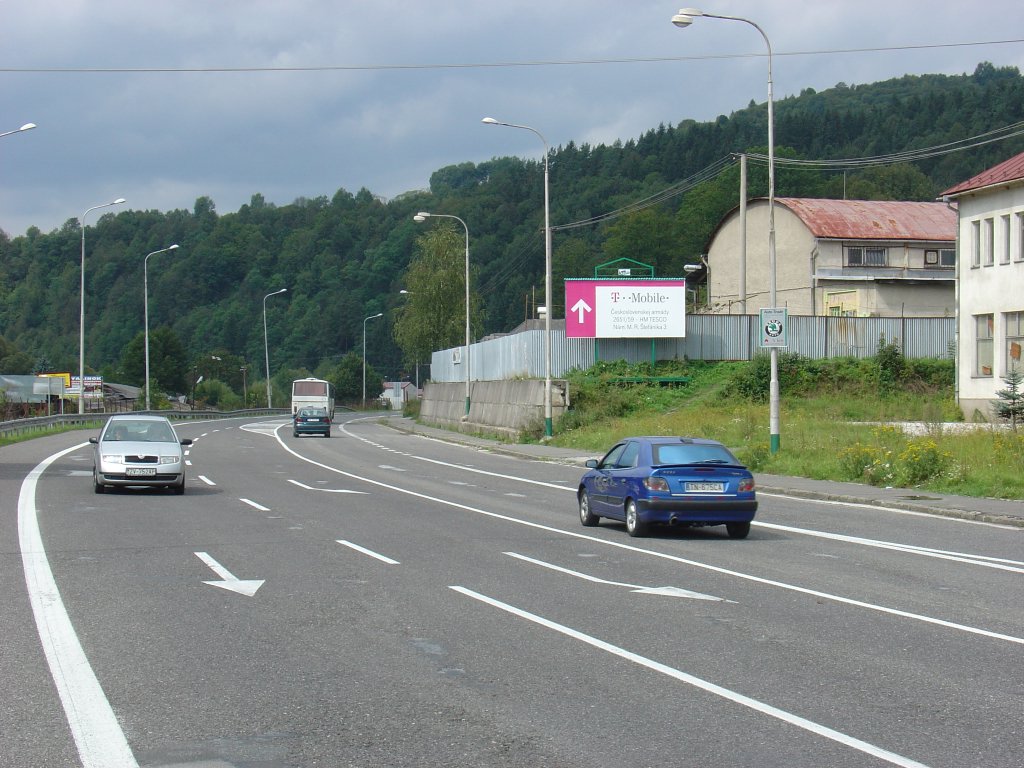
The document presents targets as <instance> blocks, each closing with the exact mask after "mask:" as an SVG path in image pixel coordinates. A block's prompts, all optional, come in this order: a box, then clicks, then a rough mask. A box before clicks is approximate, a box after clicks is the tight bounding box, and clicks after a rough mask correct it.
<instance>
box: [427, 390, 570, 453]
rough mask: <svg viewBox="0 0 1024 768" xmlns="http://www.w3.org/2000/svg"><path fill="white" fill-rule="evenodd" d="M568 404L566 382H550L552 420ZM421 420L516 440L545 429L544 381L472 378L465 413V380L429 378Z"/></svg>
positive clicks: (464, 430)
mask: <svg viewBox="0 0 1024 768" xmlns="http://www.w3.org/2000/svg"><path fill="white" fill-rule="evenodd" d="M568 406H569V384H568V382H566V381H561V380H558V381H552V382H551V411H552V415H553V417H554V418H555V419H557V418H558V417H559V416H561V415H562V414H563V413H564V412H565V409H566V408H567V407H568ZM420 420H421V421H423V422H425V423H428V424H434V425H437V426H443V427H447V428H449V429H456V430H458V431H460V432H492V433H497V434H502V435H506V436H508V437H510V438H513V439H517V438H518V437H519V436H520V435H522V434H523V433H524V432H528V431H530V430H538V431H540V430H543V428H544V382H543V381H539V380H536V379H509V380H503V381H474V382H472V384H471V389H470V406H469V415H468V416H467V415H466V383H465V382H464V381H463V382H436V381H429V382H427V383H426V385H425V386H424V389H423V397H422V399H421V400H420Z"/></svg>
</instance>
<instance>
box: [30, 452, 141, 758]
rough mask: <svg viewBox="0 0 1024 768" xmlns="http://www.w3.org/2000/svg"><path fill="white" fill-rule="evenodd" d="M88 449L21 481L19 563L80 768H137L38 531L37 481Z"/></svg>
mask: <svg viewBox="0 0 1024 768" xmlns="http://www.w3.org/2000/svg"><path fill="white" fill-rule="evenodd" d="M87 447H88V443H81V444H79V445H74V446H72V447H70V448H68V449H66V450H63V451H60V452H59V453H55V454H53V455H52V456H48V457H47V458H45V459H44V460H43V461H41V462H40V463H39V464H38V465H36V466H35V468H33V469H32V471H31V472H29V474H28V476H27V477H26V478H25V480H24V482H22V484H21V492H20V494H19V495H18V541H19V546H20V548H21V560H22V565H23V567H24V570H25V585H26V587H27V589H28V596H29V602H30V603H31V605H32V613H33V615H34V616H35V620H36V629H37V631H38V633H39V640H40V643H41V644H42V646H43V652H44V653H45V655H46V663H47V665H48V666H49V668H50V676H51V677H52V678H53V682H54V685H55V686H56V688H57V693H58V695H59V696H60V702H61V705H62V706H63V707H64V715H65V716H66V717H67V720H68V726H69V728H70V730H71V735H72V738H74V740H75V746H76V747H77V748H78V756H79V758H80V759H81V761H82V768H138V765H139V764H138V763H137V762H136V761H135V756H134V755H133V754H132V751H131V748H130V747H129V746H128V740H127V739H126V738H125V735H124V731H122V730H121V726H120V724H119V723H118V722H117V717H115V716H114V710H113V708H112V707H111V706H110V702H109V701H108V700H107V697H106V694H104V692H103V687H102V686H101V685H100V681H99V680H98V679H97V678H96V673H95V672H93V669H92V667H91V666H90V665H89V659H88V658H87V657H86V655H85V651H84V650H83V649H82V644H81V642H80V641H79V639H78V635H77V634H75V628H74V627H73V626H72V624H71V618H70V617H69V616H68V612H67V609H66V608H65V607H64V601H63V600H62V599H61V596H60V590H58V589H57V582H56V581H55V579H54V577H53V570H52V569H51V568H50V562H49V560H48V558H47V557H46V550H45V548H44V546H43V538H42V535H41V533H40V531H39V519H38V513H37V510H36V486H37V485H38V482H39V478H40V477H42V474H43V472H44V471H45V470H46V468H47V467H49V466H50V465H51V464H52V463H53V462H54V461H56V460H57V459H59V458H61V457H62V456H65V455H67V454H68V453H71V452H72V451H77V450H79V449H81V448H87Z"/></svg>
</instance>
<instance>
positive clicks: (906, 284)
mask: <svg viewBox="0 0 1024 768" xmlns="http://www.w3.org/2000/svg"><path fill="white" fill-rule="evenodd" d="M775 203H776V206H775V243H776V246H775V254H776V258H775V261H776V275H775V280H776V302H775V303H776V305H777V306H778V307H779V308H786V309H788V310H789V314H791V315H845V316H853V317H952V316H953V314H954V313H955V310H956V303H955V295H956V288H955V284H956V247H955V242H956V213H955V211H953V210H952V209H951V208H950V207H949V206H947V205H946V204H945V203H918V202H886V201H869V200H819V199H813V198H792V197H790V198H787V197H779V198H776V199H775ZM743 229H744V222H743V221H742V219H741V215H740V211H739V209H735V210H733V211H732V212H730V213H729V214H728V215H727V216H726V217H725V218H724V219H723V220H722V221H721V223H720V224H719V225H718V228H717V229H716V230H715V232H714V233H713V234H712V238H711V244H710V246H709V248H708V256H707V278H708V282H707V284H708V301H707V304H708V307H709V311H711V312H713V313H717V314H756V313H757V312H758V310H760V309H762V308H766V307H770V306H771V305H770V303H769V300H768V299H769V268H768V264H769V261H768V238H767V232H768V201H767V199H764V198H758V199H755V200H751V201H750V203H749V204H748V206H747V210H746V238H745V239H746V248H745V251H744V249H743V248H742V239H743V238H742V232H743ZM744 276H745V279H741V278H742V277H744Z"/></svg>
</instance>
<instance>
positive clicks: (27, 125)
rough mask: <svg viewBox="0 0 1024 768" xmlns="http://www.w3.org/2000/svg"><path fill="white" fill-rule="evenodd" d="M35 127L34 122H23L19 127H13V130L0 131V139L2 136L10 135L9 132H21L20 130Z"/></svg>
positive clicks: (28, 129)
mask: <svg viewBox="0 0 1024 768" xmlns="http://www.w3.org/2000/svg"><path fill="white" fill-rule="evenodd" d="M35 127H36V124H35V123H25V124H24V125H23V126H21V128H15V129H14V130H13V131H4V132H3V133H0V139H2V138H3V137H4V136H10V135H11V134H14V133H21V132H22V131H31V130H32V129H33V128H35Z"/></svg>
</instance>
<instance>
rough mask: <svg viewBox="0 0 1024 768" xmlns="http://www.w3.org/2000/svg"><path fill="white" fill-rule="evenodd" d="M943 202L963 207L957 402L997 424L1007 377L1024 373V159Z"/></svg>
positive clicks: (967, 412) (953, 191)
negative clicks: (995, 411)
mask: <svg viewBox="0 0 1024 768" xmlns="http://www.w3.org/2000/svg"><path fill="white" fill-rule="evenodd" d="M943 197H945V198H947V199H949V200H955V201H956V202H957V208H958V209H959V249H960V259H959V269H958V272H959V276H958V288H959V297H958V303H959V312H958V318H959V320H958V323H957V336H958V339H959V343H958V344H957V366H956V367H957V400H958V402H959V404H960V409H961V410H962V411H963V412H964V416H965V418H967V419H969V420H974V419H977V418H983V419H985V420H990V419H991V418H992V401H993V400H995V399H996V392H997V391H998V390H1000V389H1004V388H1005V385H1004V383H1003V381H1002V379H1003V377H1005V376H1006V374H1007V373H1008V372H1010V371H1012V370H1017V371H1024V367H1022V364H1021V347H1022V346H1024V153H1021V154H1019V155H1016V156H1015V157H1011V158H1010V159H1009V160H1007V161H1005V162H1003V163H1000V164H999V165H996V166H994V167H992V168H989V169H988V170H987V171H983V172H982V173H979V174H978V175H977V176H974V177H973V178H970V179H968V180H967V181H964V182H961V183H960V184H957V185H956V186H953V187H951V188H949V189H947V190H946V191H945V192H943Z"/></svg>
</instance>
